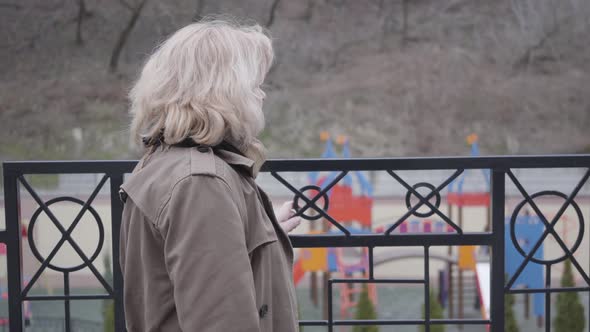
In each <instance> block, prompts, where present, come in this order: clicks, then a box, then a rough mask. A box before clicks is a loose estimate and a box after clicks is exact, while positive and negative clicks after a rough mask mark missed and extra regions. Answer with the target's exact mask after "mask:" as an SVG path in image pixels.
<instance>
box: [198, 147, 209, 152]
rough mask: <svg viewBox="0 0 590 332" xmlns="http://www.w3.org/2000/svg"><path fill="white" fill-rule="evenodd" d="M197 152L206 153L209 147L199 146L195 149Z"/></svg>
mask: <svg viewBox="0 0 590 332" xmlns="http://www.w3.org/2000/svg"><path fill="white" fill-rule="evenodd" d="M197 150H198V151H199V152H203V153H205V152H208V151H209V147H208V146H206V145H199V146H198V147H197Z"/></svg>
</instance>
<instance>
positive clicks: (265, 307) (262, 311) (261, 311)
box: [258, 304, 268, 318]
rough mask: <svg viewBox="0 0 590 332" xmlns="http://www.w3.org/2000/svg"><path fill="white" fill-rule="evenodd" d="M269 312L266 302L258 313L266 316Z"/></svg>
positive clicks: (262, 316)
mask: <svg viewBox="0 0 590 332" xmlns="http://www.w3.org/2000/svg"><path fill="white" fill-rule="evenodd" d="M267 313H268V306H267V305H266V304H263V305H262V307H260V310H258V315H259V316H260V318H264V316H266V314H267Z"/></svg>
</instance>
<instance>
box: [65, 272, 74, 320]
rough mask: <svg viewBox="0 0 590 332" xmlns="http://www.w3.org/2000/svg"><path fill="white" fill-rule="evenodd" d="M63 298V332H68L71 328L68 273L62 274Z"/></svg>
mask: <svg viewBox="0 0 590 332" xmlns="http://www.w3.org/2000/svg"><path fill="white" fill-rule="evenodd" d="M64 296H65V297H66V299H65V300H64V313H65V315H64V319H65V324H66V328H65V331H66V332H70V331H72V328H71V324H72V315H71V310H70V299H69V296H70V273H69V272H64Z"/></svg>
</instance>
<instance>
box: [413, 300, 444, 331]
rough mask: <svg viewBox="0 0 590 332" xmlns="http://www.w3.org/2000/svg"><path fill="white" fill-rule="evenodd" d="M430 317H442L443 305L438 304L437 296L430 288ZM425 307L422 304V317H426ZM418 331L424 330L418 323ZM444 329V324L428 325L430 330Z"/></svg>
mask: <svg viewBox="0 0 590 332" xmlns="http://www.w3.org/2000/svg"><path fill="white" fill-rule="evenodd" d="M429 303H430V319H442V318H444V317H443V307H442V305H441V304H440V302H438V298H437V297H436V295H435V294H434V292H433V291H432V290H430V300H429ZM425 312H426V308H424V305H422V318H424V319H426V315H425ZM419 330H420V332H423V331H425V330H426V329H425V327H424V326H423V325H420V327H419ZM444 331H445V326H444V325H430V332H444Z"/></svg>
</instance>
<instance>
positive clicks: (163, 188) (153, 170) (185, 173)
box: [121, 147, 228, 223]
mask: <svg viewBox="0 0 590 332" xmlns="http://www.w3.org/2000/svg"><path fill="white" fill-rule="evenodd" d="M226 168H227V166H226V165H224V161H223V160H222V159H221V158H219V157H218V156H216V155H215V154H214V153H213V150H212V149H211V148H206V149H205V148H202V149H200V150H199V149H198V148H176V147H171V148H167V149H162V150H157V151H156V152H154V153H153V154H151V155H149V156H147V157H144V158H143V159H142V161H140V163H139V164H138V166H137V168H136V169H135V170H134V171H133V173H132V174H131V175H130V176H129V177H128V178H127V179H126V181H125V182H124V183H123V185H122V186H121V190H122V191H124V192H125V194H126V195H127V197H128V198H130V199H132V200H133V202H134V204H135V206H137V208H139V209H140V210H141V212H142V213H143V214H144V215H145V216H146V217H147V218H148V219H150V220H151V221H152V222H154V223H155V222H156V221H157V219H158V216H159V213H160V211H161V209H162V208H163V207H164V205H165V203H166V202H167V201H168V200H169V199H170V196H171V195H172V191H173V189H174V187H175V186H176V185H177V184H178V183H179V182H180V181H182V180H183V179H186V178H187V177H191V176H200V175H202V176H214V177H218V178H220V179H221V180H223V181H224V182H228V179H227V177H228V171H227V169H226Z"/></svg>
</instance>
